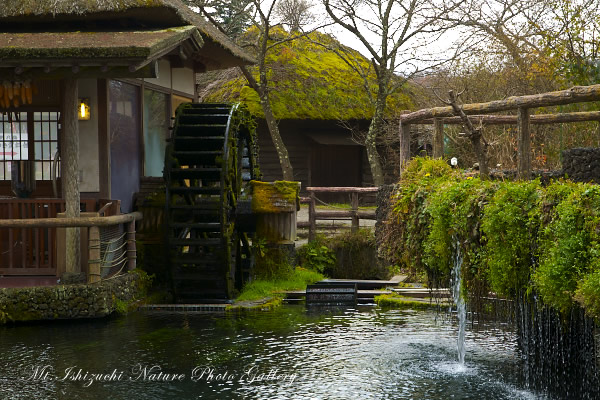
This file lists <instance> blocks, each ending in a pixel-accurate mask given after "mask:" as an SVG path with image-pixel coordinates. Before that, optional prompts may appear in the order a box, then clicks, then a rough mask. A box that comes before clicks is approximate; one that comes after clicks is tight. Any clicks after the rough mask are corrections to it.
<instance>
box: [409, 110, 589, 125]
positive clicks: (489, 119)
mask: <svg viewBox="0 0 600 400" xmlns="http://www.w3.org/2000/svg"><path fill="white" fill-rule="evenodd" d="M469 118H470V119H471V121H473V123H475V124H482V125H516V124H517V116H516V115H471V116H470V117H469ZM438 119H439V120H441V121H442V123H444V124H446V125H460V124H462V120H461V119H460V117H446V118H430V119H425V120H423V121H419V122H415V124H418V125H434V124H435V121H436V120H438ZM588 121H600V111H581V112H572V113H560V114H532V115H530V117H529V123H530V124H534V125H547V124H559V123H571V122H588Z"/></svg>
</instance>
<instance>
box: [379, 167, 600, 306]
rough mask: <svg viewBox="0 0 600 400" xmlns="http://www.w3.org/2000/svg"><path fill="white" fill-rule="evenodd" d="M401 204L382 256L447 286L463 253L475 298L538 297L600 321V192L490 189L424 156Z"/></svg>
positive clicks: (578, 186) (522, 184)
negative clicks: (577, 308)
mask: <svg viewBox="0 0 600 400" xmlns="http://www.w3.org/2000/svg"><path fill="white" fill-rule="evenodd" d="M392 204H393V207H392V209H391V211H390V214H389V216H388V220H387V224H386V228H385V230H386V232H385V234H384V235H383V238H384V239H383V242H382V243H380V245H381V249H382V250H383V253H384V254H386V255H387V257H388V258H389V261H391V262H392V263H394V264H396V265H399V266H400V267H403V268H405V269H409V270H413V271H414V272H415V273H417V274H419V273H425V274H426V276H427V279H428V284H429V285H431V286H447V285H448V283H449V280H450V275H451V270H452V266H453V259H454V257H455V254H456V252H457V250H458V249H460V252H461V254H462V257H463V265H462V274H463V282H464V287H463V290H466V291H468V292H469V293H470V294H472V295H475V296H484V295H487V294H488V293H489V292H495V293H498V294H499V295H501V296H504V297H507V298H516V297H517V296H518V295H520V294H522V293H524V292H525V291H529V292H530V291H532V290H535V292H537V293H538V294H539V295H540V296H541V298H542V300H543V301H544V303H545V304H547V305H549V306H551V307H553V308H555V309H557V310H559V311H561V312H563V313H566V312H567V311H569V310H570V308H571V307H573V306H574V305H575V304H576V303H579V304H580V305H581V306H582V307H583V308H584V309H585V310H586V312H588V314H590V315H593V316H600V186H597V185H593V184H583V183H573V182H570V181H563V180H560V181H556V182H553V183H551V184H550V185H548V186H546V187H543V186H542V185H541V184H540V182H539V180H534V181H516V182H513V181H496V182H493V181H482V180H480V179H479V178H477V177H471V176H465V175H463V174H461V173H460V172H459V171H457V170H453V169H451V168H450V167H449V166H448V165H447V164H446V163H445V162H444V161H442V160H432V159H428V158H417V159H415V160H413V161H412V162H411V163H410V164H409V165H408V167H407V169H406V172H405V173H404V176H403V179H402V180H401V181H400V189H399V190H398V191H397V192H396V193H394V194H393V196H392Z"/></svg>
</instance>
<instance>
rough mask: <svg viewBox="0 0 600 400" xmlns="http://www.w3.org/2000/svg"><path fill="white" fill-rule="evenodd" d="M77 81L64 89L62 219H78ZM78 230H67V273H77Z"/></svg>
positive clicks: (73, 80) (79, 250)
mask: <svg viewBox="0 0 600 400" xmlns="http://www.w3.org/2000/svg"><path fill="white" fill-rule="evenodd" d="M77 97H78V90H77V79H65V80H64V88H63V107H62V108H63V131H62V135H63V147H62V150H61V159H62V166H61V171H62V187H63V196H64V198H65V203H66V207H65V216H66V217H67V218H74V217H79V207H80V206H79V202H80V198H79V120H78V117H77V105H78V100H77ZM79 237H80V232H79V228H67V230H66V240H65V247H66V249H65V256H66V257H65V258H66V271H67V272H80V271H81V265H80V263H81V261H80V259H81V258H80V252H81V245H80V242H79V240H80V239H79Z"/></svg>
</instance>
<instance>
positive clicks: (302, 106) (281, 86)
mask: <svg viewBox="0 0 600 400" xmlns="http://www.w3.org/2000/svg"><path fill="white" fill-rule="evenodd" d="M283 33H284V32H283ZM275 34H282V32H279V33H277V31H276V32H275ZM309 39H310V40H309ZM309 39H306V38H301V39H296V40H293V41H290V42H286V43H284V44H281V45H279V46H277V47H276V48H274V49H273V50H271V51H270V52H269V53H268V55H267V65H268V66H269V76H268V77H269V79H270V82H271V86H272V89H271V90H270V92H269V93H270V96H271V103H272V107H273V112H274V114H275V117H276V118H278V119H323V120H350V119H370V118H371V117H372V115H373V106H372V103H371V101H370V99H369V97H368V96H367V94H366V92H365V89H364V84H363V80H362V78H361V77H360V76H359V75H358V74H357V73H356V72H355V71H354V70H353V69H352V68H351V67H350V66H348V65H347V64H346V63H345V62H344V61H343V60H342V59H341V58H340V57H339V56H338V55H337V54H335V52H333V51H331V50H328V49H326V48H325V47H323V46H321V45H318V44H315V43H314V42H318V43H324V44H327V45H328V46H329V47H331V46H334V47H336V46H337V47H341V45H340V44H339V42H337V41H335V40H334V39H333V38H331V37H330V36H328V35H325V34H322V33H319V32H313V33H312V34H311V35H310V37H309ZM344 49H345V51H346V52H348V53H349V54H351V56H352V57H353V58H355V59H356V60H358V62H359V63H360V65H361V66H362V68H364V69H365V70H369V69H370V71H371V76H373V80H372V83H371V84H370V89H371V91H372V93H373V94H375V93H376V85H375V77H374V73H373V70H372V68H371V64H370V62H369V61H368V60H367V59H366V58H365V57H363V56H362V55H361V54H360V53H359V52H357V51H355V50H352V49H348V48H344ZM254 74H255V76H256V77H257V79H258V71H257V70H256V68H255V70H254ZM198 85H199V92H200V98H201V101H208V102H212V101H216V102H219V101H242V102H244V103H246V104H247V106H248V108H249V109H250V111H251V112H252V113H253V114H254V115H255V116H257V117H264V114H263V112H262V109H261V107H260V102H259V97H258V94H257V93H256V91H255V90H254V89H252V88H250V87H249V86H248V83H247V81H246V79H245V78H244V77H243V76H242V75H241V73H239V71H237V70H227V71H219V72H215V73H211V74H200V75H198ZM410 104H411V101H410V99H409V97H408V96H406V95H405V94H403V93H395V94H393V95H392V96H390V98H389V99H388V110H390V111H391V112H393V111H394V110H402V109H408V108H410Z"/></svg>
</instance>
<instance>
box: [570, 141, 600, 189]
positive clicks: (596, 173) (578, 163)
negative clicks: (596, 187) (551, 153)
mask: <svg viewBox="0 0 600 400" xmlns="http://www.w3.org/2000/svg"><path fill="white" fill-rule="evenodd" d="M562 157H563V161H562V164H563V171H562V172H563V174H564V175H566V176H567V177H568V178H569V179H571V180H572V181H575V182H594V183H600V148H597V147H587V148H576V149H569V150H564V151H563V152H562Z"/></svg>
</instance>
